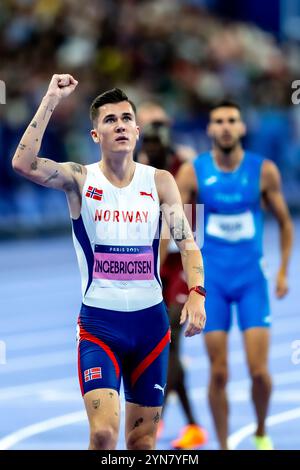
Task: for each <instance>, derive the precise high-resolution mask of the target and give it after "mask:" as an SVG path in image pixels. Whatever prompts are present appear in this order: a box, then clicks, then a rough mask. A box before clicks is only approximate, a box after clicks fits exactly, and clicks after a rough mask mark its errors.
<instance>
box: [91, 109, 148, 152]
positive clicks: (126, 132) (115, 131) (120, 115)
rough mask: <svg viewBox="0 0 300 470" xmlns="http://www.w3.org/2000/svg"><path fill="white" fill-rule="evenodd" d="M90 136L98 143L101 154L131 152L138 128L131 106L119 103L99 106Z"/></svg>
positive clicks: (137, 135)
mask: <svg viewBox="0 0 300 470" xmlns="http://www.w3.org/2000/svg"><path fill="white" fill-rule="evenodd" d="M91 135H92V138H93V140H94V142H96V143H98V142H99V143H100V145H101V149H102V152H103V153H122V154H127V153H129V152H133V150H134V148H135V145H136V141H137V139H138V137H139V128H138V126H137V125H136V121H135V115H134V112H133V109H132V106H131V104H130V103H128V101H121V102H120V103H108V104H105V105H103V106H101V107H100V108H99V111H98V119H97V121H96V123H95V128H94V129H93V130H92V131H91Z"/></svg>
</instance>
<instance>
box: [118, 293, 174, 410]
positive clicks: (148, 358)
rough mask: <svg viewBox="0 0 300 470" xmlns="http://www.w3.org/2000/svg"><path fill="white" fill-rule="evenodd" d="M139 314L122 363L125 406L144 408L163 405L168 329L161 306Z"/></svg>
mask: <svg viewBox="0 0 300 470" xmlns="http://www.w3.org/2000/svg"><path fill="white" fill-rule="evenodd" d="M146 310H147V311H146V312H144V311H139V312H138V313H137V315H136V321H135V324H134V325H132V328H133V331H132V332H131V333H132V338H134V339H135V341H136V344H135V347H134V348H133V350H132V352H131V355H130V357H129V358H127V360H126V361H123V363H122V367H123V383H124V393H125V399H126V402H130V403H134V404H137V405H140V406H145V407H160V406H162V405H163V401H164V393H165V387H166V383H167V371H168V359H169V344H170V328H169V319H168V314H167V312H166V308H165V305H164V303H163V302H162V303H161V304H158V305H155V306H153V307H151V308H149V309H146Z"/></svg>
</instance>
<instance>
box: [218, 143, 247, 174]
mask: <svg viewBox="0 0 300 470" xmlns="http://www.w3.org/2000/svg"><path fill="white" fill-rule="evenodd" d="M212 155H213V159H214V161H215V164H216V165H217V166H218V167H219V168H220V170H223V171H234V170H235V169H236V168H237V167H238V166H239V165H240V164H241V161H242V160H243V158H244V150H243V148H242V147H241V145H238V146H236V147H234V148H233V149H232V150H230V151H229V152H224V151H223V150H222V149H220V148H219V147H217V146H216V145H214V146H213V149H212Z"/></svg>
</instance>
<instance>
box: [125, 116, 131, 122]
mask: <svg viewBox="0 0 300 470" xmlns="http://www.w3.org/2000/svg"><path fill="white" fill-rule="evenodd" d="M123 119H124V121H132V117H131V116H124V118H123Z"/></svg>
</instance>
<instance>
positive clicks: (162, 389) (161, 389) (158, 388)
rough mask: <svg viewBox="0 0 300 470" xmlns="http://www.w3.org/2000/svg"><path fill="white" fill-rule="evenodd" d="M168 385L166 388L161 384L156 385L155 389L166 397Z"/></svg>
mask: <svg viewBox="0 0 300 470" xmlns="http://www.w3.org/2000/svg"><path fill="white" fill-rule="evenodd" d="M166 385H167V384H166ZM166 385H164V387H161V386H160V385H159V384H155V385H154V388H155V389H157V390H160V391H161V393H162V394H163V395H164V394H165V388H166Z"/></svg>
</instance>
